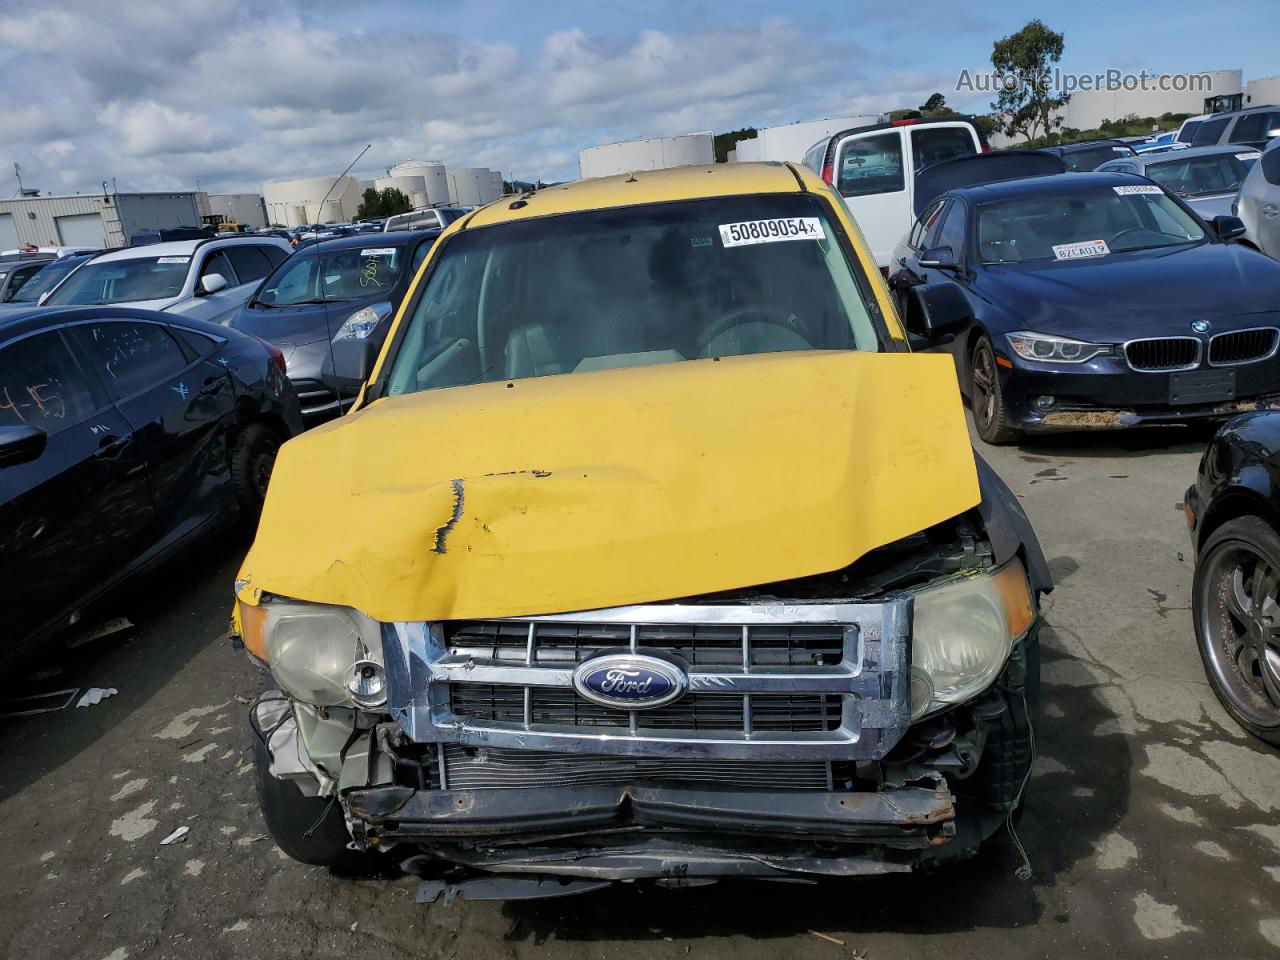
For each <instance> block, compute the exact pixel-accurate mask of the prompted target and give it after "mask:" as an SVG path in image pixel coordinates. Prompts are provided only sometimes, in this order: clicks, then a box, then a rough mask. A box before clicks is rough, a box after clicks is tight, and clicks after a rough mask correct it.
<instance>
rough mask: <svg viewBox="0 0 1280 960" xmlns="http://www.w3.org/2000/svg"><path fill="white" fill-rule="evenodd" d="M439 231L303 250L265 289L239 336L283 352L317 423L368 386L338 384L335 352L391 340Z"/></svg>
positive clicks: (241, 318) (240, 321)
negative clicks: (354, 343)
mask: <svg viewBox="0 0 1280 960" xmlns="http://www.w3.org/2000/svg"><path fill="white" fill-rule="evenodd" d="M439 235H440V232H439V231H438V230H414V231H407V230H406V231H393V232H391V233H378V234H362V235H357V236H353V237H341V238H338V239H336V240H323V241H319V242H317V243H312V244H309V245H307V246H304V247H301V248H299V250H298V252H297V253H295V254H294V255H293V256H292V257H290V258H289V259H288V260H287V261H285V262H284V263H283V264H281V265H280V266H279V267H277V268H276V269H275V271H274V272H272V273H271V275H270V276H268V277H267V278H266V280H264V281H263V283H262V286H260V287H259V288H258V291H257V292H256V293H255V294H254V295H253V296H252V297H251V298H250V299H249V301H248V303H246V304H245V306H244V308H243V309H242V310H241V311H240V313H239V314H238V315H237V316H236V317H235V318H234V319H233V320H232V321H231V326H232V327H233V328H234V329H237V330H241V331H243V332H245V333H250V334H253V335H254V336H257V337H261V338H262V339H264V340H267V341H269V342H271V343H274V344H275V345H277V346H278V347H279V348H280V349H281V350H282V351H283V352H284V355H285V362H286V364H287V365H288V374H289V379H290V380H292V381H293V383H294V386H295V387H296V388H297V391H298V396H299V399H300V400H301V402H302V413H303V416H304V417H305V418H306V419H307V421H308V422H309V423H316V422H319V421H322V420H327V419H330V418H331V417H336V416H338V415H339V414H341V413H342V412H343V411H345V410H346V409H347V407H349V406H350V405H351V403H352V401H353V400H354V399H355V395H356V391H357V390H358V389H359V387H360V384H359V383H357V382H354V381H348V380H344V379H342V378H340V377H336V376H334V372H333V344H334V343H335V342H340V341H342V340H363V339H370V340H371V341H372V342H374V343H376V344H378V345H379V346H380V345H381V343H382V339H383V337H385V336H386V331H387V328H388V327H389V326H390V325H391V324H390V320H391V317H392V316H393V315H394V314H395V312H396V309H397V308H398V307H399V306H400V301H401V299H402V298H403V297H404V295H405V291H406V290H408V289H409V284H410V282H411V281H412V280H413V275H414V274H415V273H416V272H417V269H418V267H419V265H420V264H421V263H422V261H423V258H425V257H426V255H427V251H428V250H430V249H431V245H432V244H433V243H434V242H435V240H436V237H438V236H439Z"/></svg>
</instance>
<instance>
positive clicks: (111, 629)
mask: <svg viewBox="0 0 1280 960" xmlns="http://www.w3.org/2000/svg"><path fill="white" fill-rule="evenodd" d="M132 629H133V621H131V620H130V619H129V618H128V617H112V618H111V619H110V620H107V621H104V622H103V623H99V624H97V625H96V626H92V627H85V628H84V629H83V630H77V631H76V632H75V633H74V634H72V635H71V636H70V637H68V638H67V640H66V641H65V643H66V646H68V647H69V648H71V649H72V650H74V649H75V648H76V647H83V646H84V645H85V644H86V643H93V641H95V640H101V639H102V638H103V637H109V636H111V635H112V634H113V633H121V632H122V631H124V630H132Z"/></svg>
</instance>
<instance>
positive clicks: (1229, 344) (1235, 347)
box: [1209, 327, 1277, 365]
mask: <svg viewBox="0 0 1280 960" xmlns="http://www.w3.org/2000/svg"><path fill="white" fill-rule="evenodd" d="M1276 336H1277V330H1276V328H1275V327H1260V328H1258V329H1256V330H1235V331H1232V332H1230V333H1220V334H1218V335H1217V336H1215V337H1213V339H1211V340H1210V341H1209V362H1210V363H1213V364H1218V365H1228V364H1233V363H1249V362H1251V361H1253V360H1262V359H1264V358H1266V357H1269V356H1271V354H1272V353H1274V352H1275V349H1276Z"/></svg>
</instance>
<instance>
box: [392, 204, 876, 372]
mask: <svg viewBox="0 0 1280 960" xmlns="http://www.w3.org/2000/svg"><path fill="white" fill-rule="evenodd" d="M858 276H859V275H855V272H854V269H852V268H851V266H850V262H849V260H848V259H846V255H845V249H844V247H843V246H842V244H841V242H840V241H839V239H838V235H837V233H836V229H835V227H834V226H833V224H832V222H831V220H830V219H829V218H828V215H827V207H826V204H825V203H824V202H822V201H821V200H819V199H818V198H817V197H814V196H812V195H800V194H796V195H778V196H755V197H731V198H720V199H714V200H697V201H685V202H679V203H666V204H658V205H654V206H644V207H626V208H621V209H611V210H600V211H593V212H590V213H579V214H568V215H562V216H555V217H548V218H544V219H538V220H531V221H527V222H523V223H513V224H506V225H500V226H493V227H484V228H481V229H478V230H471V231H464V232H463V233H460V234H457V235H456V236H454V238H453V239H452V240H451V241H449V243H448V244H447V246H446V247H445V248H444V250H443V252H442V253H441V254H440V255H439V260H438V262H437V263H436V264H435V266H434V269H433V270H432V271H431V274H430V278H429V280H428V281H427V284H426V288H425V289H424V290H423V291H422V294H421V296H420V297H419V299H418V301H417V303H416V305H415V307H414V309H413V313H412V316H411V317H410V319H409V321H408V325H407V328H406V330H405V331H404V333H403V335H402V337H401V338H399V342H398V346H397V349H396V350H395V353H394V359H393V361H392V363H391V372H390V376H389V380H388V382H387V388H386V390H387V393H389V394H391V395H396V394H403V393H413V392H416V391H419V390H429V389H433V388H438V387H454V386H460V385H462V384H467V383H479V382H487V381H494V380H514V379H520V378H524V377H537V376H546V375H549V374H557V373H573V372H578V371H589V370H603V369H608V368H616V367H628V366H639V365H642V364H651V363H669V362H675V361H680V360H691V359H694V358H698V357H719V356H732V355H736V354H752V353H772V352H776V351H783V350H812V349H823V350H872V351H874V350H878V349H879V341H878V338H877V335H876V328H875V326H874V325H873V323H872V320H871V317H870V314H869V312H868V310H867V306H866V300H867V299H868V298H869V297H870V293H869V292H867V285H866V283H865V282H863V283H859V281H858Z"/></svg>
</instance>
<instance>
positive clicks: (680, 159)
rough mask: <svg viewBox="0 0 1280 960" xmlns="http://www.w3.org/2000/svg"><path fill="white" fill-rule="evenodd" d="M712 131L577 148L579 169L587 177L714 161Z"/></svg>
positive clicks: (608, 175)
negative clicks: (583, 148) (578, 149)
mask: <svg viewBox="0 0 1280 960" xmlns="http://www.w3.org/2000/svg"><path fill="white" fill-rule="evenodd" d="M715 159H716V157H715V142H714V138H713V136H712V134H711V133H709V132H708V133H690V134H687V135H685V136H680V137H655V138H653V139H650V140H625V141H623V142H622V143H603V144H601V145H600V146H598V147H587V148H586V149H585V150H580V151H579V152H578V171H579V173H580V174H581V175H582V177H583V179H586V178H587V177H611V176H614V175H615V174H619V173H628V172H631V173H634V172H635V171H637V170H662V169H665V168H666V167H682V166H686V165H688V164H703V163H715Z"/></svg>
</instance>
